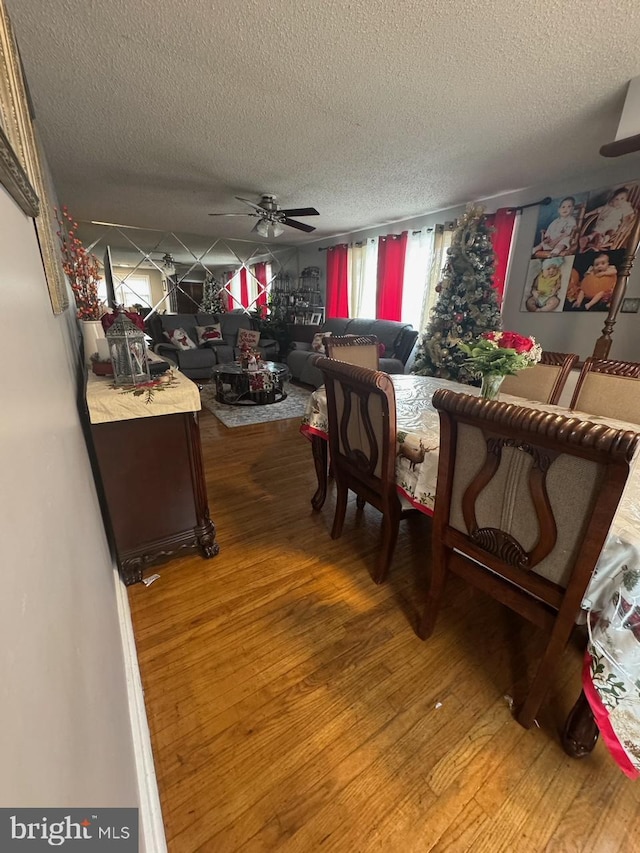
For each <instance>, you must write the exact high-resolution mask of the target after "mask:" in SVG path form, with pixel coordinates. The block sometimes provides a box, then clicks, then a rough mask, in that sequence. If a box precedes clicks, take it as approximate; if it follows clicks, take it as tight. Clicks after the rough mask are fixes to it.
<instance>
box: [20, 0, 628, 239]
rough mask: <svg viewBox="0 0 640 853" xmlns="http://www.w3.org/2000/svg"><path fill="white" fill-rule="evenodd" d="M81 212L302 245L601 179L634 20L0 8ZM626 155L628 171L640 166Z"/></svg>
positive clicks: (443, 10) (546, 1)
mask: <svg viewBox="0 0 640 853" xmlns="http://www.w3.org/2000/svg"><path fill="white" fill-rule="evenodd" d="M7 3H8V6H9V9H10V13H11V16H12V19H13V22H14V26H15V29H16V32H17V35H18V40H19V44H20V47H21V51H22V54H23V59H24V64H25V67H26V72H27V77H28V80H29V83H30V87H31V92H32V97H33V101H34V106H35V112H36V119H37V122H38V125H39V126H40V132H41V135H42V137H43V141H44V144H45V148H46V151H47V155H48V158H49V160H50V164H51V167H52V170H53V175H54V179H55V182H56V185H57V188H58V193H59V195H60V197H61V199H62V201H64V202H66V203H67V204H68V205H69V207H70V208H71V210H72V211H73V213H74V215H75V216H76V217H77V218H82V219H98V220H106V221H110V222H118V223H124V224H131V225H139V226H147V227H153V228H160V229H171V230H173V231H184V232H192V233H196V234H207V235H212V236H215V235H219V236H228V237H237V238H242V237H244V238H248V237H249V236H250V230H251V227H252V226H253V224H254V223H255V220H254V219H251V218H249V217H242V218H229V219H226V218H225V219H221V218H216V219H212V218H210V217H208V216H207V212H208V211H221V212H227V211H228V212H231V211H237V212H243V211H244V210H245V206H244V205H242V203H241V202H237V201H235V200H234V196H235V195H241V196H245V197H249V198H255V199H256V200H257V197H258V196H259V195H260V193H262V192H272V193H275V194H276V195H277V196H278V200H279V202H280V204H281V205H282V206H283V207H299V206H307V205H313V206H315V207H316V208H317V209H318V210H319V211H320V214H321V216H319V217H314V218H313V219H308V220H305V221H307V222H309V224H313V225H316V226H317V228H318V230H317V231H316V232H315V233H314V234H312V235H310V236H307V235H304V234H302V233H300V232H297V231H293V230H292V229H287V230H286V235H284V236H283V238H281V239H284V240H286V242H295V241H307V240H310V239H317V238H318V237H326V236H329V235H332V234H339V233H344V232H349V231H352V230H354V229H358V228H364V227H367V226H373V225H377V224H382V223H385V222H390V221H393V220H397V219H403V218H408V217H411V216H417V215H420V214H422V213H427V212H429V211H433V210H437V209H441V208H444V207H448V206H451V205H454V204H458V203H460V202H463V201H466V200H469V199H472V198H483V197H487V196H491V195H495V194H498V193H501V192H506V191H509V190H513V189H517V188H520V187H526V186H530V185H533V184H540V183H544V182H546V181H553V180H555V179H559V178H563V177H567V176H573V175H579V174H580V173H583V172H585V171H588V170H590V169H592V168H603V167H606V162H607V161H604V160H603V159H602V158H601V157H600V156H599V154H598V149H599V147H600V145H601V144H603V143H604V142H609V141H610V140H612V139H613V138H614V135H615V130H616V127H617V121H618V117H619V115H620V111H621V108H622V104H623V101H624V93H625V90H626V83H627V81H628V80H629V79H630V78H631V77H634V76H636V75H637V74H638V73H639V72H640V68H639V63H638V59H637V56H638V54H637V45H638V42H639V41H640V4H638V3H636V2H633V0H617V2H616V3H612V2H608V3H606V4H603V3H602V2H586V0H573V2H571V3H567V2H566V0H526V2H522V1H521V0H493V2H486V0H484V2H483V0H478V2H476V3H475V4H473V5H472V4H470V3H469V2H468V0H448V2H446V3H444V2H434V0H396V2H395V3H393V4H390V3H388V2H387V0H300V2H297V3H294V2H292V0H269V2H267V0H217V2H215V0H213V2H212V0H107V2H105V0H47V2H46V3H43V2H42V0H7ZM631 156H632V157H637V156H638V155H631Z"/></svg>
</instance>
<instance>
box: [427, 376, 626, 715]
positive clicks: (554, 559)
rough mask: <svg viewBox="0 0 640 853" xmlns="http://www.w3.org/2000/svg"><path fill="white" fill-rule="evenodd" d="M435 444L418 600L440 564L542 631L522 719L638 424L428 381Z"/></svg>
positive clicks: (538, 693) (592, 559)
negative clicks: (592, 418)
mask: <svg viewBox="0 0 640 853" xmlns="http://www.w3.org/2000/svg"><path fill="white" fill-rule="evenodd" d="M433 405H434V407H435V408H436V409H437V410H438V411H439V413H440V454H439V459H438V466H439V467H438V484H437V491H436V502H435V512H434V527H433V534H432V542H433V546H432V548H433V551H432V563H431V579H430V585H429V590H428V594H427V605H426V609H425V612H424V615H423V617H422V621H421V624H420V626H419V629H418V633H419V635H420V636H421V637H423V638H426V637H428V636H429V635H430V634H431V633H432V631H433V628H434V625H435V621H436V617H437V614H438V609H439V607H440V601H441V598H442V595H443V590H444V585H445V580H446V577H447V574H448V572H453V573H455V574H457V575H460V576H461V577H462V578H464V579H465V580H467V581H468V582H469V583H471V584H473V585H474V586H477V587H478V588H480V589H482V590H484V591H485V592H487V593H489V595H491V596H492V597H493V598H495V599H497V600H498V601H500V602H502V603H503V604H506V605H507V606H508V607H510V608H511V609H512V610H515V611H516V612H517V613H519V614H520V615H521V616H524V617H525V618H526V619H529V620H530V621H532V622H534V623H535V624H537V625H539V626H541V627H542V628H545V629H547V630H548V631H549V639H548V642H547V645H546V648H545V651H544V654H543V656H542V659H541V662H540V664H539V666H538V669H537V672H536V675H535V678H534V680H533V683H532V684H531V686H530V688H529V691H528V694H527V697H526V699H525V701H524V704H523V705H522V706H521V708H520V710H519V712H518V714H517V719H518V722H519V723H521V724H522V725H523V726H524V727H525V728H528V727H529V726H531V724H532V723H533V721H534V718H535V716H536V713H537V711H538V708H539V707H540V704H541V702H542V700H543V699H544V696H545V693H546V691H547V689H548V687H549V686H550V683H551V679H552V676H553V672H554V669H555V667H556V666H557V664H558V662H559V661H560V657H561V655H562V651H563V649H564V647H565V645H566V643H567V641H568V639H569V635H570V634H571V630H572V628H573V624H574V620H575V618H576V615H577V613H578V610H579V608H580V602H581V600H582V597H583V594H584V592H585V590H586V588H587V584H588V583H589V580H590V578H591V574H592V572H593V570H594V568H595V565H596V562H597V560H598V556H599V554H600V551H601V549H602V546H603V544H604V542H605V539H606V537H607V533H608V530H609V527H610V525H611V521H612V519H613V516H614V514H615V511H616V508H617V506H618V502H619V500H620V496H621V494H622V490H623V488H624V485H625V482H626V479H627V475H628V473H629V464H630V461H631V458H632V456H633V453H634V451H635V448H636V445H637V444H638V441H639V440H640V436H639V435H638V434H637V433H635V432H631V431H623V430H617V429H612V428H610V427H607V426H605V425H602V424H593V423H590V422H588V421H580V420H578V419H577V418H566V417H563V416H561V415H551V414H549V413H546V412H540V411H537V410H535V409H527V408H524V407H520V406H515V405H509V404H507V403H501V402H497V401H494V400H484V399H482V398H478V397H472V396H470V395H467V394H456V393H454V392H452V391H449V390H442V389H441V390H438V391H436V393H435V394H434V396H433Z"/></svg>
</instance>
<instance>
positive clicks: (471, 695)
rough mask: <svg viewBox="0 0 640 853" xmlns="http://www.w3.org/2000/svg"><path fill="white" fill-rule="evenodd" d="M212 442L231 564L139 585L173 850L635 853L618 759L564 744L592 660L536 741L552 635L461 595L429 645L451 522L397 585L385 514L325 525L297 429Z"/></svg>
mask: <svg viewBox="0 0 640 853" xmlns="http://www.w3.org/2000/svg"><path fill="white" fill-rule="evenodd" d="M201 434H202V445H203V454H204V460H205V467H206V473H207V485H208V490H209V505H210V508H211V515H212V518H213V519H214V521H215V524H216V527H217V533H218V542H219V544H220V554H219V555H218V556H217V557H215V558H214V559H212V560H202V559H201V558H200V557H199V556H197V555H196V556H189V557H184V558H181V559H180V560H176V561H174V562H172V563H170V564H167V565H165V566H160V567H159V568H158V569H157V571H158V573H159V574H160V575H161V578H160V580H158V581H156V582H155V583H154V584H153V585H151V586H150V587H148V588H146V587H144V586H142V585H137V586H135V587H130V589H129V597H130V601H131V609H132V613H133V620H134V626H135V634H136V641H137V645H138V653H139V659H140V666H141V671H142V680H143V685H144V689H145V697H146V703H147V712H148V716H149V724H150V727H151V735H152V743H153V750H154V756H155V763H156V772H157V777H158V783H159V788H160V796H161V801H162V808H163V814H164V822H165V827H166V833H167V841H168V845H169V850H170V851H172V853H173V851H176V853H183V851H184V853H187V852H188V853H190V851H196V850H201V851H212V852H213V853H231V851H247V853H248V852H249V851H251V853H253V851H268V850H278V851H283V853H285V851H304V853H307V852H308V851H315V850H328V851H345V853H360V851H389V852H390V853H395V851H399V853H400V851H401V853H409V851H420V853H423V851H430V850H433V851H444V850H449V851H454V853H457V851H464V850H471V851H474V853H475V851H488V853H496V851H518V853H523V851H526V853H528V851H592V853H600V851H607V852H608V851H618V850H619V851H633V850H640V843H639V841H638V837H637V834H638V829H637V827H638V826H640V808H639V802H640V786H638V783H635V784H634V783H633V782H631V781H630V780H628V779H627V778H626V777H625V776H624V775H623V774H622V773H621V772H620V771H619V770H618V769H617V767H616V766H615V765H614V763H613V761H612V759H611V758H610V757H609V754H608V752H607V751H606V749H605V747H604V746H603V745H602V744H598V746H597V747H596V750H595V752H594V753H593V754H592V755H591V757H589V758H587V759H585V760H582V761H576V760H573V759H570V758H568V757H567V756H566V755H565V754H564V753H563V751H562V749H561V746H560V742H559V739H558V730H559V728H560V727H561V725H562V723H563V721H564V718H565V716H566V714H567V713H568V711H569V709H570V707H571V706H572V704H573V702H574V700H575V698H576V697H577V695H578V692H579V683H580V676H579V672H580V663H581V651H580V647H579V645H577V644H576V645H575V646H572V647H571V648H569V649H568V650H567V653H566V658H565V660H566V667H565V668H564V672H563V673H562V675H561V676H560V677H559V678H558V679H556V684H555V686H554V690H553V692H552V694H551V695H550V696H549V697H548V698H547V700H546V702H545V704H544V706H543V709H542V710H541V713H540V715H539V724H540V727H539V728H533V729H531V730H529V731H525V730H524V729H523V728H521V727H520V726H519V725H518V724H517V723H516V722H515V720H514V719H513V718H512V716H511V713H510V711H509V708H508V705H507V701H506V699H505V698H504V697H505V696H506V695H512V696H516V697H517V696H518V695H519V688H521V687H522V685H523V684H524V683H526V679H527V677H528V676H530V674H531V672H532V669H533V665H534V664H535V660H536V650H537V649H538V648H539V637H538V636H537V633H536V629H535V628H534V627H533V626H531V625H529V624H527V623H525V622H524V621H522V620H520V619H519V618H518V617H517V616H516V615H515V614H512V613H510V612H508V611H507V610H505V609H503V608H501V607H500V606H499V605H497V604H496V603H495V602H493V601H491V600H489V599H487V598H485V597H484V596H483V595H481V594H480V593H479V592H475V591H473V590H471V589H470V588H468V587H466V586H465V585H464V584H463V583H461V582H456V581H455V580H454V581H452V583H451V585H450V586H449V587H448V588H447V589H448V593H449V594H448V596H447V598H448V603H447V605H446V606H445V607H444V608H443V610H442V612H441V616H440V619H439V621H438V624H437V626H436V630H435V632H434V635H433V637H432V638H431V639H430V640H429V641H427V642H422V641H421V640H419V639H418V637H417V636H416V634H415V632H414V626H415V624H416V620H417V617H418V614H419V613H420V612H421V610H422V597H423V595H424V590H425V578H426V576H427V572H428V554H429V535H430V521H429V519H428V518H426V517H424V516H420V515H417V516H416V517H415V518H411V519H409V520H408V521H406V522H403V525H402V526H401V531H400V537H399V541H398V546H397V548H396V552H395V558H394V560H393V562H392V566H391V571H390V576H389V580H388V581H387V582H386V583H385V584H384V585H383V586H381V587H378V586H376V585H375V584H374V583H373V582H372V580H371V579H370V576H369V573H368V568H369V567H372V566H373V565H374V563H375V555H376V549H377V545H378V519H379V515H378V513H377V512H376V511H375V510H373V509H372V508H371V507H366V508H365V510H364V511H363V512H362V513H360V512H358V511H357V510H356V506H355V500H354V501H353V502H351V503H350V505H349V509H348V510H347V518H346V522H345V530H344V533H343V536H342V538H341V539H339V540H337V541H335V542H334V541H332V540H331V539H330V538H329V530H330V528H331V522H332V519H333V508H334V492H333V486H332V485H330V491H329V498H328V500H327V504H326V505H325V507H324V510H323V511H322V512H320V513H314V512H313V511H312V510H311V506H310V503H309V501H310V498H311V495H312V493H313V491H314V488H315V485H314V473H313V464H312V460H311V449H310V445H309V443H308V442H307V441H306V440H305V439H304V438H303V437H302V436H300V434H299V433H298V421H297V420H292V421H279V422H273V423H268V424H261V425H256V426H250V427H241V428H237V429H227V428H225V427H224V426H222V424H220V423H219V421H218V420H217V419H216V418H215V417H214V416H213V415H210V414H209V413H208V412H203V414H202V418H201Z"/></svg>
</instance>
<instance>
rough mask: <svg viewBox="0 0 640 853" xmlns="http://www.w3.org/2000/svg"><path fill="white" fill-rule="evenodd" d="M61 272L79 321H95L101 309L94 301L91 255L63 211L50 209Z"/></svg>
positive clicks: (94, 266)
mask: <svg viewBox="0 0 640 853" xmlns="http://www.w3.org/2000/svg"><path fill="white" fill-rule="evenodd" d="M54 211H55V214H56V219H57V220H58V225H59V230H58V238H59V240H60V250H61V253H62V268H63V269H64V271H65V273H66V275H67V277H68V279H69V284H70V285H71V290H72V291H73V297H74V299H75V303H76V314H77V317H78V319H79V320H99V319H100V316H101V315H102V312H103V306H102V303H101V302H100V299H99V298H98V280H99V279H100V267H99V264H98V259H97V258H96V256H95V255H92V254H91V253H90V252H87V250H86V249H85V247H84V246H83V245H82V240H80V239H79V238H78V237H77V236H76V233H77V230H78V223H77V222H76V221H75V220H74V218H73V216H71V215H70V214H69V211H68V210H67V208H66V207H63V208H62V210H61V211H60V210H58V208H57V207H56V208H54Z"/></svg>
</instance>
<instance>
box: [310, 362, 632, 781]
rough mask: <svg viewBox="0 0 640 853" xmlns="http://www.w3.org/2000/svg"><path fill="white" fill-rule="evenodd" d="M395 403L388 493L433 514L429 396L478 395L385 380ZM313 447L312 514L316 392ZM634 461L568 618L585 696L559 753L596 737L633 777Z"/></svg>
mask: <svg viewBox="0 0 640 853" xmlns="http://www.w3.org/2000/svg"><path fill="white" fill-rule="evenodd" d="M391 379H392V381H393V386H394V391H395V397H396V422H397V434H396V441H397V449H396V487H397V489H398V493H399V494H400V495H401V496H403V497H404V498H406V499H407V500H408V501H409V502H410V503H411V504H412V505H413V507H415V508H416V509H417V510H419V511H420V512H423V513H425V514H427V515H432V514H433V510H434V504H435V498H436V486H437V473H438V449H439V433H440V421H439V416H438V412H437V411H436V410H435V409H434V408H433V406H432V404H431V399H432V397H433V394H434V392H435V391H436V390H437V389H438V388H448V389H449V390H452V391H457V392H459V393H463V394H474V395H479V393H480V389H479V388H476V387H473V386H470V385H461V384H458V383H455V382H451V381H449V380H445V379H438V378H435V377H425V376H415V375H406V374H398V375H391ZM500 400H501V401H502V402H505V403H513V404H515V405H519V406H526V407H528V408H534V409H538V410H542V411H545V412H552V413H557V414H560V415H564V416H566V417H572V418H579V419H580V420H583V421H591V422H594V423H600V424H606V425H607V426H610V427H613V428H616V429H625V430H632V431H634V432H638V431H640V426H638V425H637V424H631V423H626V422H624V421H619V420H614V419H611V418H607V417H603V416H601V415H591V414H589V413H588V412H580V411H575V410H570V409H566V408H563V407H561V406H554V405H550V404H546V403H541V402H538V401H536V400H526V399H524V398H522V397H515V396H510V395H508V394H500ZM300 431H301V433H302V434H303V435H304V436H305V437H306V438H308V439H310V441H311V445H312V450H313V459H314V463H315V469H316V475H317V480H318V487H317V489H316V492H315V494H314V495H313V498H312V506H313V508H314V509H315V510H319V509H321V508H322V506H323V504H324V501H325V498H326V494H327V476H328V475H327V455H328V454H327V440H328V432H329V425H328V417H327V397H326V393H325V389H324V386H321V387H320V388H318V389H316V390H315V391H314V392H313V393H312V394H311V396H310V399H309V401H308V403H307V407H306V411H305V414H304V416H303V419H302V424H301V426H300ZM637 458H638V454H636V456H635V457H634V459H633V460H632V463H631V466H630V472H629V476H628V478H627V483H626V486H625V489H624V492H623V495H622V498H621V500H620V503H619V505H618V508H617V510H616V514H615V516H614V519H613V522H612V524H611V528H610V530H609V533H608V536H607V539H606V541H605V544H604V547H603V549H602V552H601V553H600V557H599V559H598V562H597V565H596V568H595V570H594V572H593V574H592V576H591V580H590V582H589V585H588V587H587V590H586V592H585V594H584V597H583V600H582V603H581V608H580V612H579V613H578V614H576V622H577V623H578V624H585V625H586V628H587V636H588V641H587V648H586V651H585V656H584V664H583V669H582V689H583V692H582V694H581V696H580V698H579V699H578V701H577V703H576V706H575V707H574V709H573V711H572V713H571V714H570V716H569V719H568V720H567V724H566V726H565V731H564V735H563V745H564V748H565V750H566V751H567V752H568V753H569V754H571V755H573V756H576V757H581V756H583V755H585V754H587V753H588V752H590V751H591V750H592V749H593V747H594V746H595V742H596V740H597V738H598V732H599V733H600V735H601V737H602V740H603V741H604V743H605V744H606V746H607V748H608V749H609V752H610V753H611V755H612V757H613V758H614V760H615V762H616V763H617V764H618V766H619V767H620V769H621V770H622V771H623V772H624V773H625V774H626V775H627V776H628V777H630V778H632V779H635V778H637V777H638V776H639V775H640V464H637Z"/></svg>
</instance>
